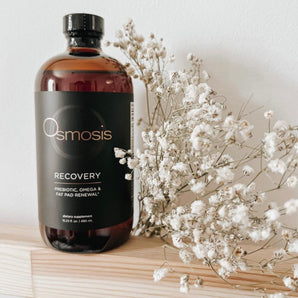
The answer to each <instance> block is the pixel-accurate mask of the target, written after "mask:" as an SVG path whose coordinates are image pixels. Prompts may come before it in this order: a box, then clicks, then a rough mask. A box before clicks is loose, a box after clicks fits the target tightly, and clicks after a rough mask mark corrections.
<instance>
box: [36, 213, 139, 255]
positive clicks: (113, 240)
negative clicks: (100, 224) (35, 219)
mask: <svg viewBox="0 0 298 298" xmlns="http://www.w3.org/2000/svg"><path fill="white" fill-rule="evenodd" d="M132 221H133V218H130V219H128V220H127V221H125V222H122V223H120V224H118V225H115V226H112V227H107V228H102V229H95V230H87V231H71V230H59V229H55V228H51V227H48V226H45V225H44V224H42V223H39V230H40V233H41V236H42V239H43V241H44V243H45V244H46V245H47V246H49V247H51V248H54V249H57V250H59V251H63V252H69V253H99V252H103V251H107V250H109V249H112V248H116V247H118V246H120V245H121V244H123V243H124V242H126V241H127V240H128V238H129V234H130V231H131V228H132Z"/></svg>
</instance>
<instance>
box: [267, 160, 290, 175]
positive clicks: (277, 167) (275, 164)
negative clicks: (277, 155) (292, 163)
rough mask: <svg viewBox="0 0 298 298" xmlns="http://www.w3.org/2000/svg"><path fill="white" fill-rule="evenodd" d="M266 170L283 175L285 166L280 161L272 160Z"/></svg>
mask: <svg viewBox="0 0 298 298" xmlns="http://www.w3.org/2000/svg"><path fill="white" fill-rule="evenodd" d="M268 168H269V170H271V172H273V173H280V174H284V172H285V171H286V169H287V166H286V164H285V163H284V162H283V161H282V160H281V159H274V160H271V161H270V162H269V163H268Z"/></svg>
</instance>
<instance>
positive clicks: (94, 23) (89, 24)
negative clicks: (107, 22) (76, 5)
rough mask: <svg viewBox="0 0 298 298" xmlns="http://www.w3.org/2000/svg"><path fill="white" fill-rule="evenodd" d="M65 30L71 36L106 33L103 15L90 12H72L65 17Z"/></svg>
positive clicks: (99, 35)
mask: <svg viewBox="0 0 298 298" xmlns="http://www.w3.org/2000/svg"><path fill="white" fill-rule="evenodd" d="M63 32H64V34H67V35H69V36H95V37H96V36H98V37H101V36H102V35H103V34H104V20H103V18H102V17H100V16H97V15H94V14H88V13H71V14H68V15H66V16H64V17H63Z"/></svg>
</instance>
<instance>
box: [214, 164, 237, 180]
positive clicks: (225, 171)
mask: <svg viewBox="0 0 298 298" xmlns="http://www.w3.org/2000/svg"><path fill="white" fill-rule="evenodd" d="M216 173H217V177H216V182H217V183H225V182H230V181H232V180H233V179H234V173H233V172H232V170H231V169H230V168H229V167H222V168H219V169H217V170H216Z"/></svg>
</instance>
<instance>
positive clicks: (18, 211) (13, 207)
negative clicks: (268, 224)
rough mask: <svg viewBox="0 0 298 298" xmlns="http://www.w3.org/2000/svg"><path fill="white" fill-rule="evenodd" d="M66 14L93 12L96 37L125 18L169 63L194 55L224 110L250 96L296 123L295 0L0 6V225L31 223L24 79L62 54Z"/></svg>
mask: <svg viewBox="0 0 298 298" xmlns="http://www.w3.org/2000/svg"><path fill="white" fill-rule="evenodd" d="M4 3H5V4H4ZM71 12H88V13H95V14H99V15H101V16H103V17H104V18H105V24H106V34H105V38H106V39H112V38H113V36H114V32H115V31H116V29H117V28H119V27H120V26H121V25H122V24H123V23H124V22H125V21H126V20H127V18H128V17H132V18H133V19H134V20H135V23H136V25H137V29H138V30H139V31H140V32H141V33H144V34H149V33H150V32H154V33H157V34H158V35H159V36H163V37H164V39H165V43H166V45H167V46H168V48H169V51H170V52H173V53H175V54H176V56H177V62H176V66H177V67H184V66H185V60H184V57H185V55H186V54H187V53H188V52H190V51H191V52H194V53H195V54H197V55H200V57H201V58H203V59H204V61H205V65H206V69H207V71H208V72H209V73H210V74H211V76H212V80H211V81H210V83H211V85H212V86H213V87H214V88H215V89H216V90H217V91H218V92H219V93H221V94H224V95H226V96H227V97H228V98H230V99H231V100H232V102H233V105H234V106H239V102H240V100H243V99H245V98H248V97H249V96H250V95H251V94H253V106H256V105H262V104H264V105H266V107H271V108H272V109H274V110H275V111H276V115H277V117H279V118H282V119H285V120H288V121H290V122H292V123H297V122H298V121H297V115H298V113H297V109H298V20H297V15H298V1H296V0H280V1H276V0H275V1H273V0H262V1H260V0H250V1H248V0H225V1H223V0H209V1H207V0H187V1H182V0H164V1H161V0H160V1H158V0H147V1H140V0H126V1H123V0H100V1H98V0H93V1H92V0H84V1H82V0H72V1H61V0H51V1H41V0H30V1H24V0H23V1H21V0H20V1H16V0H11V1H5V2H4V1H1V4H0V30H1V35H0V40H1V43H0V70H1V71H0V86H1V89H0V90H1V95H0V100H1V105H0V137H1V146H0V167H1V171H0V185H1V187H0V222H10V223H20V224H37V198H36V182H35V181H36V177H35V175H36V171H35V134H34V129H35V128H34V105H33V104H34V99H33V88H34V87H33V83H34V78H35V74H36V72H37V70H38V68H39V67H40V65H41V64H42V63H43V62H44V61H45V60H46V59H48V58H49V57H51V56H53V55H55V54H57V53H59V52H62V51H64V49H65V46H66V42H65V39H64V36H63V34H62V17H63V15H64V14H67V13H71ZM107 52H108V53H110V54H111V55H113V56H114V57H116V58H119V59H122V58H123V57H122V56H121V55H120V53H119V52H118V51H117V50H116V49H107ZM122 60H123V59H122ZM141 92H142V90H141V89H140V88H139V87H138V88H136V96H135V100H136V101H138V99H140V98H141ZM289 195H291V196H297V190H296V191H293V192H292V193H290V194H289ZM292 222H293V223H294V224H295V222H294V218H293V219H292ZM296 224H297V220H296Z"/></svg>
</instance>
